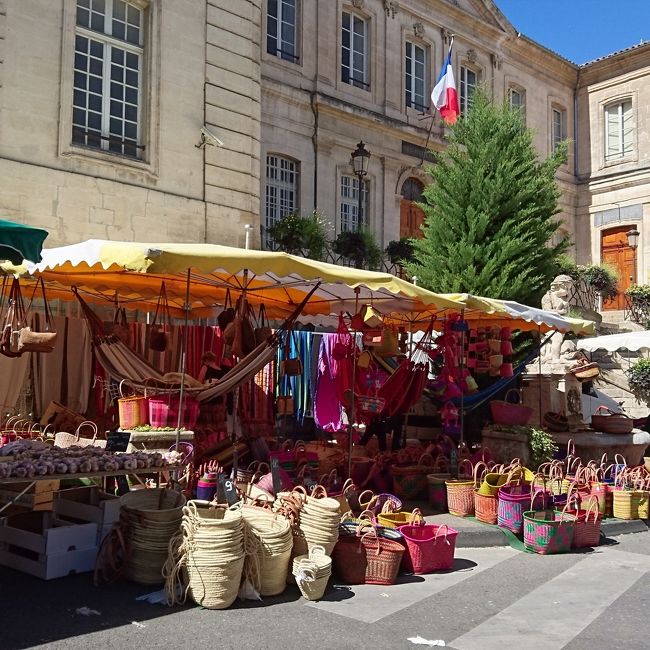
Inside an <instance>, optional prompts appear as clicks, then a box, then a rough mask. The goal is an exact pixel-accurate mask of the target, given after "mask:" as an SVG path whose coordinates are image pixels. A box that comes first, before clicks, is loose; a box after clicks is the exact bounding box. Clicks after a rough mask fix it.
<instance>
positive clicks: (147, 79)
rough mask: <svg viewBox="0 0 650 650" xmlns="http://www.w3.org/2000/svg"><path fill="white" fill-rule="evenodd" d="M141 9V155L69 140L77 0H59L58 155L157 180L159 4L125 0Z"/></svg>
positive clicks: (149, 1)
mask: <svg viewBox="0 0 650 650" xmlns="http://www.w3.org/2000/svg"><path fill="white" fill-rule="evenodd" d="M128 1H129V2H130V3H132V4H133V5H135V6H137V7H138V8H139V9H141V10H142V11H143V15H144V20H143V31H144V39H143V55H142V59H143V66H142V72H141V76H142V81H141V97H142V103H141V106H140V107H139V108H140V121H139V129H140V143H141V144H143V145H144V146H145V149H144V151H143V154H142V157H141V158H134V157H131V156H125V155H123V154H120V153H114V152H109V151H104V150H100V149H94V148H91V147H86V146H83V145H79V144H74V143H73V142H72V101H73V85H74V57H75V37H76V28H77V20H76V12H77V0H63V29H62V42H61V86H60V95H59V134H58V156H59V157H60V158H63V159H72V160H77V161H82V162H86V163H94V164H96V165H97V166H98V167H105V168H106V167H108V168H112V169H119V170H125V169H128V170H129V171H132V172H134V173H136V174H138V175H140V177H141V179H143V180H144V179H152V180H157V178H158V175H159V166H160V161H159V155H160V147H159V137H160V134H159V129H158V125H159V122H160V69H161V67H160V8H159V5H160V3H158V2H154V1H153V0H128Z"/></svg>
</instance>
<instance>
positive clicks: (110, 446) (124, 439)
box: [106, 431, 131, 451]
mask: <svg viewBox="0 0 650 650" xmlns="http://www.w3.org/2000/svg"><path fill="white" fill-rule="evenodd" d="M130 440H131V432H130V431H109V432H108V433H107V434H106V451H126V448H127V447H128V446H129V441H130Z"/></svg>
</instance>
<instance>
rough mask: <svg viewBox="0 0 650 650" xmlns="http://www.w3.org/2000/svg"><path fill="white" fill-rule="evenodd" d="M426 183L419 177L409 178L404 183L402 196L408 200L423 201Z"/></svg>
mask: <svg viewBox="0 0 650 650" xmlns="http://www.w3.org/2000/svg"><path fill="white" fill-rule="evenodd" d="M423 191H424V185H423V184H422V183H421V182H420V181H419V180H418V179H417V178H407V179H406V180H405V181H404V184H403V185H402V198H403V199H406V200H407V201H421V200H422V192H423Z"/></svg>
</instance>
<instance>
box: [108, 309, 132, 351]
mask: <svg viewBox="0 0 650 650" xmlns="http://www.w3.org/2000/svg"><path fill="white" fill-rule="evenodd" d="M111 334H113V336H117V338H118V339H120V341H122V343H126V345H128V344H129V339H130V332H129V324H128V322H127V320H126V309H124V307H117V308H116V309H115V315H114V316H113V327H112V328H111Z"/></svg>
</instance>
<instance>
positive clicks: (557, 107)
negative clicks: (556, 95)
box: [549, 101, 569, 154]
mask: <svg viewBox="0 0 650 650" xmlns="http://www.w3.org/2000/svg"><path fill="white" fill-rule="evenodd" d="M556 113H558V114H559V115H560V128H561V130H562V132H561V133H560V138H559V139H557V140H556V137H555V114H556ZM568 114H569V113H568V111H567V109H566V106H562V104H560V103H558V102H554V101H552V102H551V106H550V112H549V135H550V138H549V153H550V154H554V153H555V151H556V149H557V147H558V145H559V143H560V142H563V141H564V140H566V139H567V138H568V137H569V135H568Z"/></svg>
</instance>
